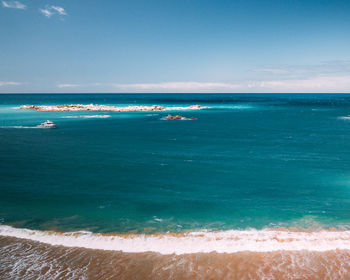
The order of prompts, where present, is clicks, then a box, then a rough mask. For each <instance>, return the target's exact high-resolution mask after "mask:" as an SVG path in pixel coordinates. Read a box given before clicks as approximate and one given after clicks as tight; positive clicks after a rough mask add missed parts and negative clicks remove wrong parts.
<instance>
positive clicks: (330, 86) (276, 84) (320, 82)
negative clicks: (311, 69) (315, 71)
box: [248, 75, 350, 93]
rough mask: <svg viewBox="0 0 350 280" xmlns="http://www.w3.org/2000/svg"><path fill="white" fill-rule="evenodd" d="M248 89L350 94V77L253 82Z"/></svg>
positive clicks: (322, 76) (318, 77)
mask: <svg viewBox="0 0 350 280" xmlns="http://www.w3.org/2000/svg"><path fill="white" fill-rule="evenodd" d="M248 87H249V88H251V89H256V90H259V91H266V90H267V91H272V92H276V91H279V92H335V93H336V92H350V75H342V76H326V75H319V76H315V77H310V78H305V79H290V80H270V81H261V82H251V83H249V84H248Z"/></svg>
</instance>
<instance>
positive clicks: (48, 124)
mask: <svg viewBox="0 0 350 280" xmlns="http://www.w3.org/2000/svg"><path fill="white" fill-rule="evenodd" d="M36 127H37V128H56V127H57V125H56V124H54V123H53V122H52V121H49V120H47V121H46V122H43V123H41V124H39V125H37V126H36Z"/></svg>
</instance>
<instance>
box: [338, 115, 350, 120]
mask: <svg viewBox="0 0 350 280" xmlns="http://www.w3.org/2000/svg"><path fill="white" fill-rule="evenodd" d="M338 119H341V120H350V116H341V117H338Z"/></svg>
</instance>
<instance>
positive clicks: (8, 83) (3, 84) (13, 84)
mask: <svg viewBox="0 0 350 280" xmlns="http://www.w3.org/2000/svg"><path fill="white" fill-rule="evenodd" d="M20 84H21V83H18V82H4V81H0V87H2V86H18V85H20Z"/></svg>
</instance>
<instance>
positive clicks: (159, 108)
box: [20, 104, 209, 112]
mask: <svg viewBox="0 0 350 280" xmlns="http://www.w3.org/2000/svg"><path fill="white" fill-rule="evenodd" d="M207 108H209V107H207V106H201V105H191V106H187V107H163V106H159V105H151V106H125V107H117V106H107V105H97V104H96V105H95V104H89V105H83V104H69V105H67V104H66V105H53V106H36V105H22V106H20V109H32V110H36V111H45V112H60V111H110V112H135V111H168V110H200V109H207Z"/></svg>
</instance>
